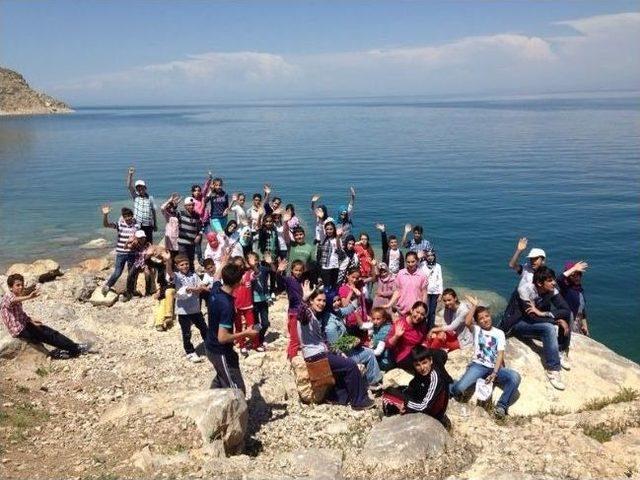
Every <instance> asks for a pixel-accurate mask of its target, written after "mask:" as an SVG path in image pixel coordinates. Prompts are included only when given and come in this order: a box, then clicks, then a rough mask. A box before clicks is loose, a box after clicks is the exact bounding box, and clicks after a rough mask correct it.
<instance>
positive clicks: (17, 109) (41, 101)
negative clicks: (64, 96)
mask: <svg viewBox="0 0 640 480" xmlns="http://www.w3.org/2000/svg"><path fill="white" fill-rule="evenodd" d="M72 111H73V110H71V107H69V105H67V104H66V103H63V102H61V101H59V100H56V99H55V98H52V97H50V96H49V95H46V94H44V93H40V92H36V91H35V90H33V89H31V87H29V84H28V83H27V81H26V80H25V79H24V77H23V76H22V75H20V74H19V73H18V72H14V71H13V70H9V69H7V68H1V67H0V115H35V114H48V113H69V112H72Z"/></svg>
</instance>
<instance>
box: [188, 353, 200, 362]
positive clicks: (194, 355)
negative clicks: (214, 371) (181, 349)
mask: <svg viewBox="0 0 640 480" xmlns="http://www.w3.org/2000/svg"><path fill="white" fill-rule="evenodd" d="M187 360H189V361H190V362H191V363H200V362H202V357H199V356H198V354H197V353H196V352H193V353H187Z"/></svg>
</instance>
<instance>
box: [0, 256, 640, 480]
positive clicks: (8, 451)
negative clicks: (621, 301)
mask: <svg viewBox="0 0 640 480" xmlns="http://www.w3.org/2000/svg"><path fill="white" fill-rule="evenodd" d="M111 263H112V262H111V259H103V258H101V259H92V260H87V261H85V262H83V263H82V264H81V265H80V266H78V267H76V268H72V269H70V270H66V271H61V270H60V269H59V267H58V265H57V264H56V263H55V262H53V261H50V260H44V261H38V262H35V263H34V264H31V265H24V264H21V265H15V266H13V267H12V269H10V270H12V271H21V272H24V273H26V278H27V281H28V282H29V283H35V282H44V283H42V284H41V289H42V295H41V296H40V297H39V298H37V299H35V300H32V301H29V302H27V303H25V309H26V310H27V311H28V313H30V314H31V315H32V316H33V317H35V318H40V319H42V320H44V321H45V322H47V323H49V324H50V325H52V326H53V327H54V328H57V329H59V330H61V331H63V332H64V333H66V334H67V335H69V336H71V337H72V338H75V339H78V340H81V341H89V342H93V343H94V347H95V348H96V349H97V350H98V351H99V353H95V354H90V355H85V356H82V357H80V358H77V359H74V360H50V359H49V358H48V357H46V356H45V355H44V354H43V352H41V351H40V350H39V349H37V348H33V347H31V346H25V345H24V344H22V343H20V342H16V341H14V340H13V339H11V337H9V336H8V334H7V332H6V330H5V329H4V326H2V325H0V478H2V479H45V478H46V479H48V478H75V479H90V478H95V479H98V478H103V479H104V478H110V479H116V478H117V479H124V478H185V479H186V478H208V479H223V478H224V479H238V480H240V479H255V480H258V479H289V480H293V479H308V480H310V479H315V480H330V479H361V478H368V479H372V480H377V479H380V480H382V479H384V480H391V479H403V480H407V479H412V478H433V479H448V480H454V479H460V480H462V479H487V480H488V479H494V478H498V479H505V480H506V479H512V478H527V479H533V478H536V479H538V478H539V479H547V480H550V479H565V478H570V479H583V478H598V479H601V478H629V477H635V478H637V476H638V474H639V472H640V399H639V398H638V392H640V367H639V366H638V365H637V364H635V363H633V362H631V361H629V360H627V359H625V358H622V357H620V356H619V355H616V354H615V353H614V352H612V351H611V350H609V349H608V348H606V347H605V346H604V345H602V344H600V343H598V342H596V341H594V340H592V339H589V338H586V337H578V336H577V337H578V338H576V341H575V342H574V345H573V349H572V353H571V357H572V362H573V365H574V367H573V369H572V370H571V371H570V372H567V373H566V374H565V383H566V384H567V390H566V391H564V392H558V391H556V390H554V389H553V388H551V387H550V385H549V384H548V382H547V381H546V379H545V378H544V372H543V369H542V366H541V364H540V358H539V356H538V353H536V351H534V349H532V348H531V347H530V346H527V345H525V344H523V343H520V342H518V341H517V340H510V341H509V345H508V351H507V361H508V362H509V364H510V365H511V366H512V367H513V368H515V369H516V370H518V371H519V372H520V374H521V375H522V379H523V380H522V384H521V388H520V397H519V398H518V399H517V401H516V402H515V404H514V405H513V407H512V409H511V413H512V415H511V416H510V417H508V418H507V419H506V420H504V421H498V420H496V419H494V418H493V417H492V416H491V415H490V414H489V413H487V410H486V409H485V408H482V406H481V405H477V404H476V402H475V400H474V399H473V398H471V399H469V400H468V401H465V402H463V403H458V402H456V401H453V400H452V401H451V402H450V404H449V411H448V413H449V416H450V418H451V421H452V424H453V429H452V431H451V432H447V431H445V430H444V429H443V428H442V427H441V426H440V424H438V423H437V422H435V421H432V419H430V418H429V417H427V416H424V415H416V414H414V415H405V416H398V417H390V418H385V419H382V418H381V416H380V414H379V409H378V410H369V411H364V412H354V411H352V410H351V409H350V408H347V407H341V406H332V405H303V404H301V403H300V402H299V399H298V395H297V390H296V383H295V379H294V376H293V374H292V372H291V369H290V367H289V365H288V363H287V361H286V360H285V353H284V350H285V346H286V343H287V338H286V318H285V308H286V303H285V301H284V299H280V300H278V301H277V302H276V303H275V305H274V306H273V307H272V308H271V317H272V329H271V331H270V333H269V335H268V337H267V340H268V341H269V349H268V351H267V352H265V353H252V354H250V355H249V356H248V357H247V358H243V359H241V368H242V371H243V375H244V377H245V381H246V384H247V399H246V401H245V399H244V398H243V397H242V396H241V395H239V394H238V393H237V392H235V391H233V390H216V391H212V390H209V389H208V386H209V383H210V381H211V379H212V377H213V370H212V367H211V365H210V364H209V363H208V362H206V361H205V362H203V363H200V364H191V363H189V362H188V361H187V360H186V359H185V358H184V353H183V351H182V345H181V337H180V328H179V327H178V326H174V327H173V328H170V329H169V330H168V331H166V332H158V331H156V330H154V328H153V318H152V317H153V305H154V301H153V300H152V299H151V298H136V299H133V300H132V301H131V302H128V303H122V302H119V301H115V303H113V304H112V306H111V307H107V306H101V307H96V306H93V305H92V304H91V302H90V301H88V300H89V298H90V297H91V295H92V293H93V292H94V289H95V287H96V285H97V284H99V283H100V282H101V280H102V279H103V278H104V277H105V276H106V275H107V274H108V273H109V270H110V268H111V266H112V265H111ZM5 280H6V278H4V277H2V276H1V275H0V282H1V284H0V288H6V287H5V285H6V283H5ZM122 286H123V285H120V286H118V285H116V287H117V288H121V287H122ZM94 297H95V295H94ZM109 303H110V302H109ZM193 336H194V343H195V344H198V343H200V338H199V336H198V333H197V332H196V330H195V329H194V332H193ZM198 349H199V350H200V351H201V350H202V345H200V346H198ZM468 356H469V352H461V351H458V352H454V353H452V355H451V360H450V362H449V363H448V368H449V371H450V372H451V374H452V376H454V377H457V376H459V375H460V374H461V372H462V371H463V370H464V367H465V364H466V363H467V361H468ZM405 381H406V378H403V376H402V375H388V376H387V377H386V378H385V383H387V384H393V383H402V382H405ZM378 402H379V400H378Z"/></svg>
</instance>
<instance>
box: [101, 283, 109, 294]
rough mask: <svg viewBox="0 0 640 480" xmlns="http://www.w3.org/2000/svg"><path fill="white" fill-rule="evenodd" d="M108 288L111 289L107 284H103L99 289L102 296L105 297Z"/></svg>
mask: <svg viewBox="0 0 640 480" xmlns="http://www.w3.org/2000/svg"><path fill="white" fill-rule="evenodd" d="M109 290H111V289H110V288H109V285H107V284H105V285H103V286H102V288H101V289H100V291H101V292H102V296H103V297H106V296H107V294H108V293H109Z"/></svg>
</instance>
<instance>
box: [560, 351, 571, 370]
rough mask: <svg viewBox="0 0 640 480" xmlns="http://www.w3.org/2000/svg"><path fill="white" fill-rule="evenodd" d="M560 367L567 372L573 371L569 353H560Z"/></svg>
mask: <svg viewBox="0 0 640 480" xmlns="http://www.w3.org/2000/svg"><path fill="white" fill-rule="evenodd" d="M560 365H561V366H562V368H564V369H565V370H571V360H569V352H560Z"/></svg>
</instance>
